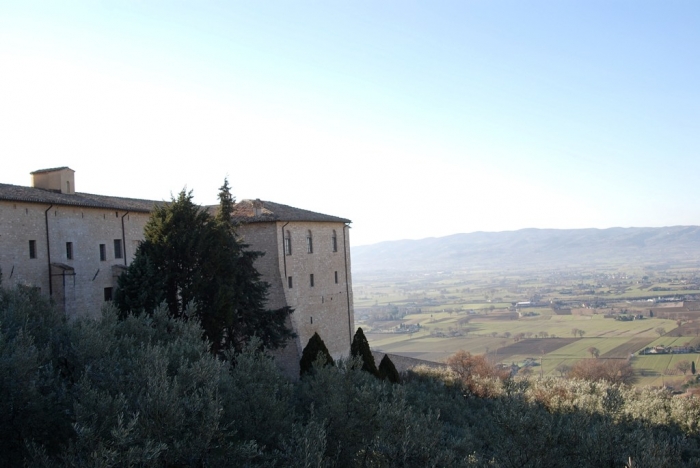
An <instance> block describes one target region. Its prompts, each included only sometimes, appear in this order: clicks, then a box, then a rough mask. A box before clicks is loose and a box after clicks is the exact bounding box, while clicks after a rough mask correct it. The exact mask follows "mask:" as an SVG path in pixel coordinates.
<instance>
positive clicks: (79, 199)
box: [0, 184, 164, 213]
mask: <svg viewBox="0 0 700 468" xmlns="http://www.w3.org/2000/svg"><path fill="white" fill-rule="evenodd" d="M0 200H8V201H17V202H28V203H43V204H54V205H65V206H82V207H86V208H107V209H112V210H122V211H138V212H143V213H148V212H150V211H151V210H152V209H153V206H154V205H156V204H161V203H164V202H157V201H153V200H139V199H136V198H121V197H110V196H106V195H94V194H92V193H77V192H76V193H74V194H66V193H59V192H54V191H52V190H44V189H40V188H34V187H23V186H21V185H10V184H0Z"/></svg>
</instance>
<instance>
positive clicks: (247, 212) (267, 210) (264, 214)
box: [212, 200, 351, 223]
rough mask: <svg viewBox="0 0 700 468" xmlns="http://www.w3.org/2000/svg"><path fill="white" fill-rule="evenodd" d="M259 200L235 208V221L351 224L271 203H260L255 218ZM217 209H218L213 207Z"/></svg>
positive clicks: (336, 218) (339, 219) (243, 201)
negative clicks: (256, 204) (258, 211)
mask: <svg viewBox="0 0 700 468" xmlns="http://www.w3.org/2000/svg"><path fill="white" fill-rule="evenodd" d="M258 201H259V200H241V201H239V202H238V203H236V204H235V205H234V207H233V219H235V220H236V221H238V222H240V223H265V222H271V221H316V222H328V223H350V222H351V221H350V220H349V219H345V218H340V217H338V216H331V215H327V214H323V213H316V212H314V211H309V210H302V209H301V208H294V207H293V206H288V205H282V204H280V203H274V202H271V201H260V202H261V204H262V207H261V209H260V214H259V215H258V216H255V207H254V203H256V202H258ZM212 208H216V207H212Z"/></svg>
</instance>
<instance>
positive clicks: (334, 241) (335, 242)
mask: <svg viewBox="0 0 700 468" xmlns="http://www.w3.org/2000/svg"><path fill="white" fill-rule="evenodd" d="M331 246H332V247H333V252H337V251H338V235H337V234H336V233H335V229H333V237H331Z"/></svg>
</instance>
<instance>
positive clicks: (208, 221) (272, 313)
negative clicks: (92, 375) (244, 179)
mask: <svg viewBox="0 0 700 468" xmlns="http://www.w3.org/2000/svg"><path fill="white" fill-rule="evenodd" d="M219 201H220V205H219V210H218V211H217V213H216V215H215V216H212V215H210V214H209V212H208V211H206V210H204V209H202V208H201V207H200V206H198V205H195V204H194V203H193V202H192V192H186V191H185V190H182V191H181V192H180V193H179V194H178V196H177V197H176V198H173V199H172V201H171V203H169V204H167V205H163V206H159V207H156V208H155V209H154V211H153V214H152V215H151V218H150V219H149V221H148V223H147V224H146V227H145V229H144V241H143V242H142V243H141V244H140V245H139V247H138V249H137V251H136V256H135V258H134V261H133V262H132V263H131V265H129V268H128V269H127V271H126V272H125V273H124V274H123V275H122V276H121V277H120V278H119V288H118V289H117V292H116V295H115V302H116V304H117V306H118V307H119V309H120V310H121V312H122V316H126V315H127V314H129V313H141V312H142V311H145V312H146V313H151V312H152V311H153V310H155V309H156V307H158V305H159V304H160V303H161V302H165V303H166V304H167V307H168V310H169V312H170V315H171V316H173V317H175V318H187V317H188V316H189V315H190V314H193V315H195V316H196V317H197V318H198V319H199V321H200V322H201V324H202V327H203V328H204V332H205V335H206V337H207V338H208V339H209V340H210V342H211V344H212V345H211V346H212V352H213V353H215V354H222V353H223V351H224V350H226V349H230V348H233V349H236V350H240V349H242V348H243V346H244V345H245V343H246V342H247V341H248V340H249V339H250V337H252V336H254V335H255V336H257V337H259V338H260V340H261V344H262V345H263V346H264V347H267V348H277V347H280V346H283V345H284V344H285V343H286V341H287V340H289V339H290V338H291V337H293V336H294V334H293V332H292V331H291V330H290V329H289V328H288V326H287V319H288V316H289V314H290V313H291V312H292V310H291V309H290V308H288V307H283V308H281V309H276V310H267V309H266V308H265V303H266V300H267V289H268V284H267V283H266V282H264V281H262V280H261V277H260V273H258V271H257V270H256V269H255V266H254V262H255V259H257V258H258V257H259V256H261V255H263V254H262V253H261V252H255V251H251V250H248V249H247V245H246V244H244V243H242V242H241V241H240V239H239V238H238V237H237V235H236V224H235V223H234V222H233V219H232V218H231V210H232V208H233V204H234V203H235V201H234V199H233V197H232V196H231V191H230V187H229V185H228V181H227V180H225V181H224V185H223V186H222V187H221V188H220V192H219Z"/></svg>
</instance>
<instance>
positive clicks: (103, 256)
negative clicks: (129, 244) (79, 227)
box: [100, 244, 107, 262]
mask: <svg viewBox="0 0 700 468" xmlns="http://www.w3.org/2000/svg"><path fill="white" fill-rule="evenodd" d="M105 260H107V246H106V245H105V244H100V261H101V262H104V261H105Z"/></svg>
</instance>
